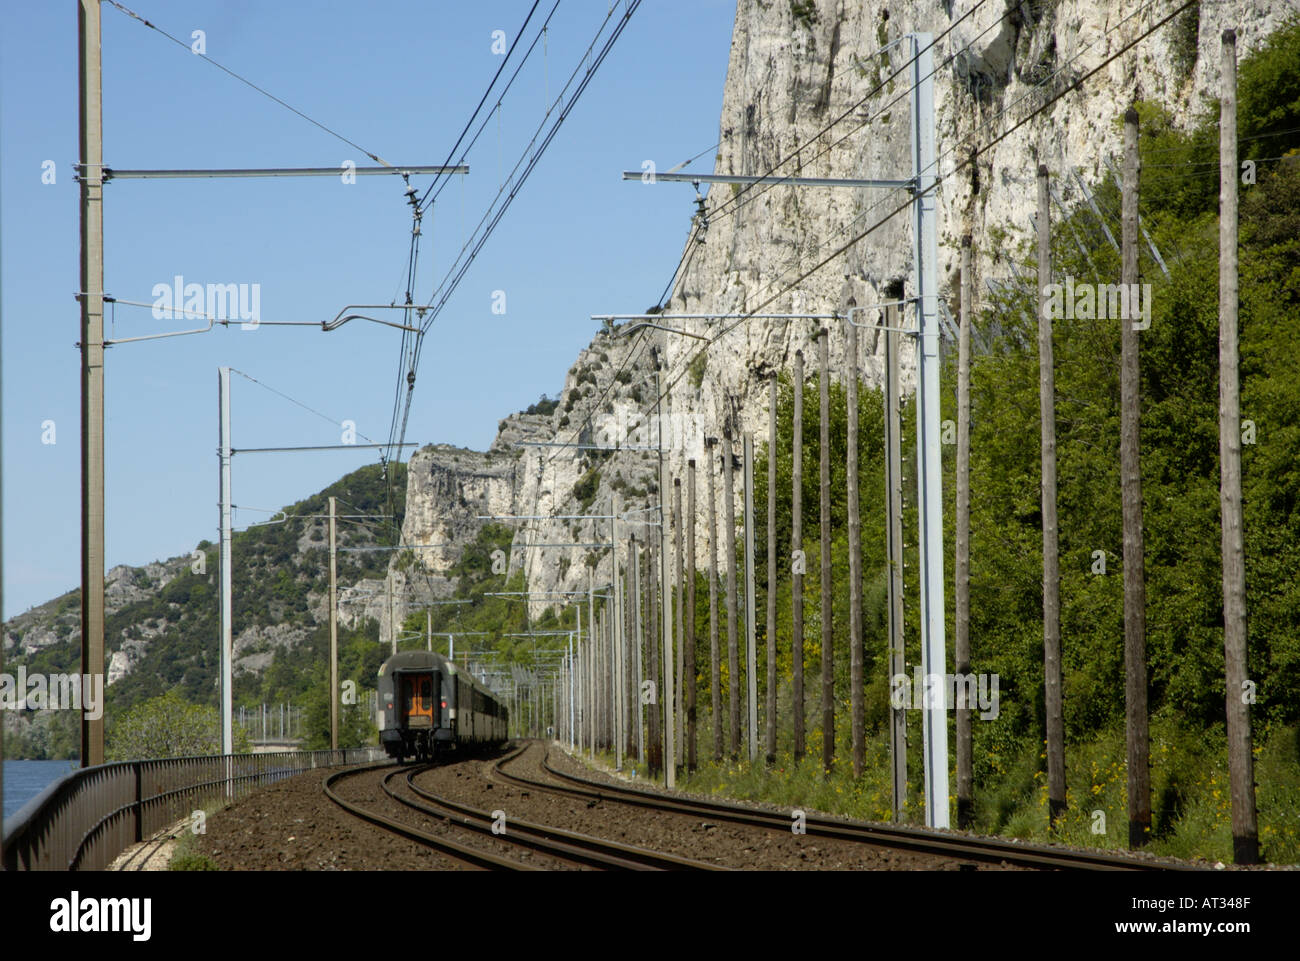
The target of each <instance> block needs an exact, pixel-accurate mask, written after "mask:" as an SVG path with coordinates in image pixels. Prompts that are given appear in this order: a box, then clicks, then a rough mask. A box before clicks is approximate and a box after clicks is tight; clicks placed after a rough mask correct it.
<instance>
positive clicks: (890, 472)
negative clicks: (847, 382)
mask: <svg viewBox="0 0 1300 961" xmlns="http://www.w3.org/2000/svg"><path fill="white" fill-rule="evenodd" d="M885 327H886V328H897V327H898V309H897V307H894V306H889V307H886V308H885ZM898 337H899V335H898V332H897V331H896V330H895V329H887V330H886V331H885V488H886V491H885V501H886V506H887V510H886V513H887V515H888V517H887V519H886V524H885V540H886V542H887V544H888V548H889V676H890V678H891V679H892V678H897V677H902V678H904V679H906V678H907V670H906V664H907V662H906V656H905V652H904V648H903V453H902V438H901V437H900V434H901V431H902V421H901V420H900V415H899V406H900V403H901V398H900V388H899V380H898ZM889 756H890V762H891V764H890V766H891V768H892V772H893V779H892V780H893V800H894V818H893V819H894V821H896V822H901V821H902V820H903V809H904V808H905V807H906V804H907V709H906V708H905V707H892V706H891V708H890V723H889Z"/></svg>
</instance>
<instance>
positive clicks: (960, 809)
mask: <svg viewBox="0 0 1300 961" xmlns="http://www.w3.org/2000/svg"><path fill="white" fill-rule="evenodd" d="M970 262H971V251H970V234H966V236H964V237H962V239H961V318H960V321H961V330H960V332H959V333H958V336H957V522H956V528H957V530H956V541H957V557H956V563H955V565H954V571H955V577H954V580H955V584H954V591H953V593H954V595H955V597H956V616H955V618H954V628H955V630H954V638H953V665H954V671H955V672H956V675H957V685H956V686H957V692H958V693H957V704H956V708H957V828H958V830H961V831H969V830H970V828H971V826H972V823H973V822H974V819H975V802H974V799H973V796H972V789H973V782H974V749H973V746H972V741H971V735H972V731H971V718H972V716H973V712H972V711H971V710H970V708H969V707H968V706H967V705H966V692H967V690H968V688H967V687H966V685H964V684H963V683H962V678H963V677H965V676H966V675H968V674H969V673H970V309H971V273H970Z"/></svg>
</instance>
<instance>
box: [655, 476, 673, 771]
mask: <svg viewBox="0 0 1300 961" xmlns="http://www.w3.org/2000/svg"><path fill="white" fill-rule="evenodd" d="M670 487H671V485H670V484H669V483H668V468H667V467H666V466H661V467H660V468H659V490H660V491H661V492H662V493H661V494H660V497H659V502H660V506H661V514H662V517H663V527H662V528H661V533H662V535H663V549H662V551H661V552H660V565H661V567H662V570H663V574H662V576H661V578H660V581H661V583H662V584H663V624H662V627H663V635H664V651H663V660H664V676H663V682H664V686H663V692H662V693H663V699H664V783H665V786H667V787H669V788H674V787H676V786H677V753H676V747H677V745H676V743H675V740H674V739H675V737H676V731H675V730H674V725H673V722H674V716H673V715H674V713H675V712H676V710H677V705H676V703H675V701H674V700H673V693H674V687H673V684H674V681H673V592H672V585H671V584H670V583H669V578H668V559H669V556H670V554H669V551H671V550H672V546H671V544H670V542H669V531H668V528H669V526H670V520H671V517H670V514H669V505H668V491H669V489H670Z"/></svg>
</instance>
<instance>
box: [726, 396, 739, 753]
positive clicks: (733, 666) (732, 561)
mask: <svg viewBox="0 0 1300 961" xmlns="http://www.w3.org/2000/svg"><path fill="white" fill-rule="evenodd" d="M731 458H732V452H731V412H730V411H728V412H727V423H726V426H724V427H723V429H722V486H723V488H724V490H723V492H722V493H723V501H724V505H723V506H724V507H725V508H726V527H727V532H726V533H727V707H728V715H729V720H730V722H731V723H730V732H731V756H732V757H733V758H734V757H736V756H737V755H739V754H740V655H739V652H738V651H737V648H736V488H735V487H734V486H732V484H733V478H732V476H731V474H732V470H733V467H732V463H731Z"/></svg>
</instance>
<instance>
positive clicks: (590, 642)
mask: <svg viewBox="0 0 1300 961" xmlns="http://www.w3.org/2000/svg"><path fill="white" fill-rule="evenodd" d="M594 578H595V573H594V571H593V570H592V568H590V567H589V568H587V704H588V705H589V709H590V711H591V723H589V724H588V725H587V753H588V755H589V756H590V757H591V758H593V759H594V758H595V757H596V725H597V723H598V721H597V713H596V647H597V641H596V582H595V579H594Z"/></svg>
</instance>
